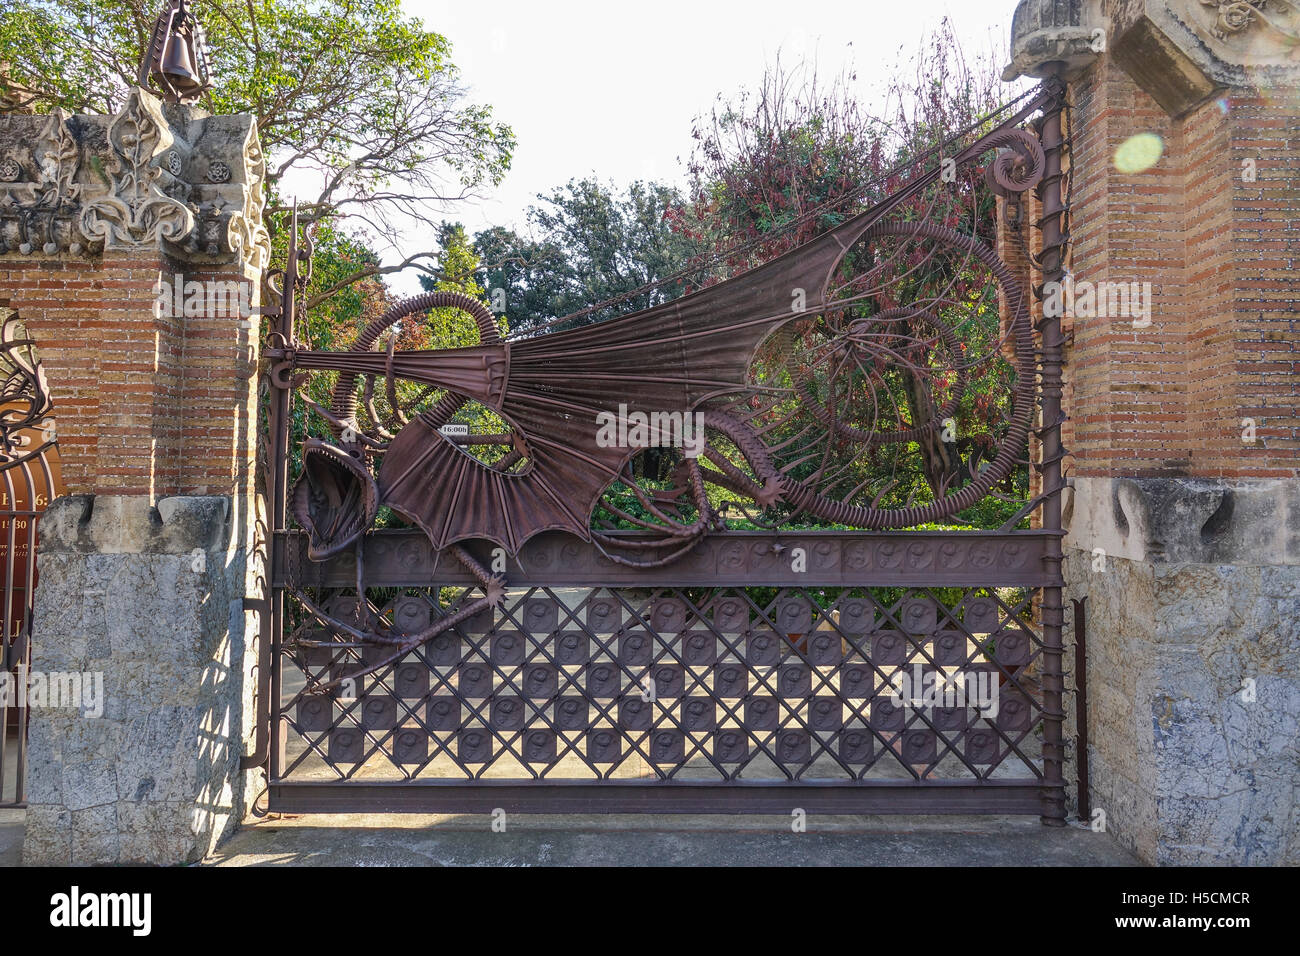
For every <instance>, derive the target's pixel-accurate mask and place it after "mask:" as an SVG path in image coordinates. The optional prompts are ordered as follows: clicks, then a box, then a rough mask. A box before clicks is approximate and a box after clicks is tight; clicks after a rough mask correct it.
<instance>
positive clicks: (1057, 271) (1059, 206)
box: [1038, 67, 1068, 827]
mask: <svg viewBox="0 0 1300 956" xmlns="http://www.w3.org/2000/svg"><path fill="white" fill-rule="evenodd" d="M1044 87H1045V89H1046V90H1047V91H1048V92H1049V94H1050V95H1051V101H1050V103H1049V104H1048V105H1047V106H1045V107H1044V114H1043V118H1042V126H1041V130H1042V132H1041V138H1042V149H1043V152H1044V155H1045V158H1046V163H1045V167H1044V173H1043V179H1042V182H1041V183H1039V186H1038V195H1039V199H1040V201H1041V203H1042V234H1043V253H1042V259H1041V262H1042V274H1043V281H1044V283H1045V284H1046V283H1051V282H1059V281H1060V280H1061V278H1062V277H1063V276H1064V274H1065V247H1066V243H1067V241H1068V237H1067V234H1066V226H1065V222H1064V217H1065V204H1064V202H1063V201H1062V190H1061V183H1062V180H1063V178H1064V173H1063V170H1062V163H1061V154H1062V149H1063V147H1064V141H1063V134H1062V127H1061V113H1062V111H1063V109H1064V106H1065V95H1066V89H1065V82H1064V81H1063V80H1062V79H1061V78H1060V68H1059V67H1058V68H1056V69H1054V70H1053V73H1052V76H1051V77H1050V78H1049V79H1048V80H1047V81H1046V82H1045V84H1044ZM1053 312H1055V310H1054V309H1043V310H1042V319H1041V321H1040V323H1039V341H1040V346H1041V349H1042V353H1041V360H1040V362H1039V374H1040V382H1039V393H1040V396H1041V402H1042V405H1041V408H1042V430H1041V433H1040V441H1041V443H1042V479H1043V493H1044V494H1045V495H1047V496H1048V497H1047V498H1046V499H1045V500H1044V502H1043V510H1042V525H1043V527H1044V528H1045V529H1048V530H1051V531H1057V530H1059V529H1060V528H1061V491H1062V488H1063V484H1062V479H1061V460H1062V458H1063V457H1064V448H1063V446H1062V444H1061V419H1062V412H1061V393H1062V374H1061V373H1062V368H1063V367H1064V364H1065V360H1064V352H1063V348H1064V345H1065V338H1064V335H1063V334H1062V331H1061V316H1060V315H1054V314H1049V313H1053ZM1046 546H1047V554H1046V556H1045V557H1044V563H1045V565H1046V566H1047V569H1048V571H1049V572H1050V573H1051V574H1053V575H1054V576H1057V577H1059V576H1060V574H1061V565H1062V560H1063V556H1062V552H1061V540H1060V538H1059V537H1058V536H1051V537H1049V538H1047V539H1046ZM1061 599H1062V589H1061V587H1060V586H1055V587H1048V588H1045V589H1044V590H1043V600H1042V605H1041V614H1042V626H1043V641H1044V648H1043V677H1042V681H1043V766H1044V775H1045V778H1046V782H1047V783H1048V785H1049V786H1048V788H1047V789H1046V790H1044V794H1043V814H1042V817H1041V819H1042V822H1043V823H1044V824H1046V825H1047V826H1053V827H1061V826H1065V817H1066V811H1065V773H1064V763H1065V755H1064V749H1063V746H1062V738H1061V731H1062V726H1061V725H1062V723H1063V722H1064V720H1065V710H1064V704H1063V701H1062V694H1063V692H1064V689H1065V686H1064V677H1063V672H1062V662H1061V653H1062V634H1061V630H1062V626H1063V624H1064V608H1063V606H1062V603H1061Z"/></svg>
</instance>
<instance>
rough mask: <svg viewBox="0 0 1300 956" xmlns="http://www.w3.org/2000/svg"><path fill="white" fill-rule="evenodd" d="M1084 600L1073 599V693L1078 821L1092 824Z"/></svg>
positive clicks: (1085, 599)
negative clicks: (1077, 766) (1077, 775)
mask: <svg viewBox="0 0 1300 956" xmlns="http://www.w3.org/2000/svg"><path fill="white" fill-rule="evenodd" d="M1087 601H1088V599H1087V598H1086V597H1081V598H1074V599H1073V601H1072V603H1073V605H1074V693H1075V723H1076V724H1077V725H1078V726H1077V728H1076V729H1077V743H1076V745H1075V759H1076V760H1077V761H1078V764H1079V821H1080V822H1081V823H1090V822H1091V821H1092V792H1091V784H1090V782H1089V779H1088V633H1087V628H1088V617H1087V613H1088V612H1087V607H1086V604H1087Z"/></svg>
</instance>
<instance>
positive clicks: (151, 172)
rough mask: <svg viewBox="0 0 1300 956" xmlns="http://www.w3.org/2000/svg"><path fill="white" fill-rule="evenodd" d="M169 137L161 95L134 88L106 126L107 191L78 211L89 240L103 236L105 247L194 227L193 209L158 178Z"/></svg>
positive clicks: (177, 234) (152, 239) (180, 232)
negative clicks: (109, 186)
mask: <svg viewBox="0 0 1300 956" xmlns="http://www.w3.org/2000/svg"><path fill="white" fill-rule="evenodd" d="M172 140H173V138H172V131H171V128H170V127H169V126H168V125H167V121H166V120H165V119H164V118H163V115H162V108H161V104H160V101H159V100H158V99H156V98H155V97H153V96H150V95H149V94H147V93H145V92H144V91H143V90H136V91H134V92H133V93H132V94H131V96H130V98H128V99H127V102H126V108H125V109H124V110H122V112H121V113H118V114H117V116H115V117H113V121H112V122H111V123H110V124H109V127H108V142H109V146H110V147H111V148H112V152H111V153H110V154H109V168H110V170H111V172H112V178H113V189H112V192H111V194H109V195H107V196H101V197H99V198H97V199H93V200H91V201H90V202H89V203H87V204H86V206H85V207H84V208H83V209H82V211H81V220H80V225H81V231H82V232H83V233H84V234H85V235H86V236H87V237H88V238H89V239H90V240H91V241H95V240H102V241H103V244H104V248H106V249H113V248H120V247H123V246H134V245H139V244H141V243H145V242H157V241H158V240H173V241H174V240H178V239H181V238H183V237H184V236H185V235H186V234H187V233H188V232H189V231H190V230H191V229H193V228H194V213H193V212H192V211H191V210H190V209H189V207H187V206H186V205H185V203H183V202H181V201H179V200H177V199H174V198H172V197H171V196H169V195H167V193H166V192H164V189H163V186H164V184H163V183H162V182H161V179H162V169H161V168H160V166H159V161H160V158H161V157H165V155H166V153H167V150H168V148H169V147H170V146H171V145H172ZM173 155H174V154H173Z"/></svg>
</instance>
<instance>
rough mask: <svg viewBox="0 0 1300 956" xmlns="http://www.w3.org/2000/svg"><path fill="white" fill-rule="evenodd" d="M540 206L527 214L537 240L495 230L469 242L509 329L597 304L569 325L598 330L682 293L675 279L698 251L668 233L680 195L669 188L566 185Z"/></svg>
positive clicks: (684, 286) (687, 240)
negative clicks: (498, 292)
mask: <svg viewBox="0 0 1300 956" xmlns="http://www.w3.org/2000/svg"><path fill="white" fill-rule="evenodd" d="M537 198H538V199H539V200H541V201H542V205H538V206H532V207H530V208H529V210H528V222H529V225H530V227H531V228H532V230H533V231H534V233H535V234H536V236H537V238H530V237H524V236H520V235H518V234H516V233H514V232H511V231H510V230H506V229H500V228H497V229H491V230H487V231H485V232H481V233H479V234H478V235H476V236H475V237H474V245H475V249H476V251H477V252H478V253H479V255H480V256H481V258H482V259H483V261H484V262H485V263H486V266H485V277H484V281H485V283H486V285H487V287H488V288H489V289H503V290H505V293H506V303H507V312H508V314H509V315H510V317H511V321H512V323H513V325H514V327H515V328H517V329H522V330H526V329H529V328H535V327H537V326H538V325H540V324H542V323H544V322H545V321H546V320H547V319H551V318H556V317H560V316H566V315H569V314H571V313H575V312H579V311H582V310H587V309H589V308H590V307H592V306H598V308H595V309H592V310H591V311H589V312H586V313H585V314H584V315H582V316H581V317H578V318H576V319H575V320H574V322H573V323H572V324H573V325H578V324H585V323H589V322H595V321H598V320H599V319H603V318H608V317H610V316H612V315H615V314H619V313H621V312H626V311H632V310H635V309H644V308H648V307H650V306H652V305H657V304H659V303H660V302H665V301H667V300H669V299H672V298H675V297H676V296H678V295H681V294H682V293H683V292H685V291H687V290H688V288H689V283H688V282H687V281H686V280H685V279H675V280H674V279H672V277H673V276H674V275H675V274H676V273H678V272H679V271H681V270H682V269H683V268H684V267H685V266H686V265H687V264H688V262H689V261H690V260H691V258H692V255H693V254H694V253H695V251H696V249H697V245H696V243H694V242H693V241H692V239H691V238H690V237H687V236H684V235H682V234H681V233H680V232H678V231H677V230H676V229H674V228H673V212H674V210H675V209H676V208H677V207H678V206H680V204H681V202H682V197H681V196H680V195H679V194H678V192H677V191H676V190H674V189H673V188H671V187H670V186H666V185H663V184H661V183H646V182H640V181H637V182H633V183H632V184H631V185H629V186H628V187H627V188H626V189H624V190H622V191H619V190H617V189H616V188H615V187H613V186H612V185H606V184H603V183H601V182H600V181H599V180H596V179H593V178H587V179H572V180H570V181H569V182H568V183H567V184H566V185H564V186H562V187H559V188H556V189H553V190H552V191H551V192H550V193H549V194H540V195H538V197H537ZM665 280H670V281H667V282H665ZM610 299H622V300H623V301H621V302H620V303H619V304H618V307H617V309H616V308H615V307H613V306H608V307H600V306H601V303H605V302H607V301H608V300H610ZM567 326H568V324H567V323H566V327H567Z"/></svg>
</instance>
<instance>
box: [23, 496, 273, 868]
mask: <svg viewBox="0 0 1300 956" xmlns="http://www.w3.org/2000/svg"><path fill="white" fill-rule="evenodd" d="M236 523H238V519H236V521H232V520H231V516H230V500H229V499H228V498H224V497H174V498H164V499H161V500H160V501H159V502H158V503H157V507H154V506H153V505H152V504H151V502H150V501H149V500H148V499H147V498H146V497H142V496H140V497H136V496H132V497H112V496H103V495H101V496H98V497H96V496H93V495H76V496H71V497H67V498H61V499H59V500H57V501H55V502H54V503H53V504H52V505H51V506H50V508H49V510H48V511H47V512H46V513H45V515H44V517H43V518H42V520H41V526H40V533H41V544H40V581H39V586H38V590H37V595H36V606H37V608H38V609H39V614H38V617H37V620H36V622H35V626H34V629H33V630H34V633H33V646H34V653H33V665H32V667H33V675H34V676H35V675H37V674H39V673H51V672H55V673H59V672H61V673H67V674H80V675H92V676H91V677H89V678H85V679H87V680H96V679H97V678H95V677H94V676H93V675H102V678H99V679H102V688H103V693H102V699H101V700H99V702H98V704H97V705H95V706H94V707H93V708H91V709H92V712H91V713H85V711H86V710H87V708H86V707H85V706H83V707H82V708H81V709H80V710H78V709H69V708H63V707H60V708H54V707H34V708H33V709H32V711H31V724H30V750H29V754H30V766H29V774H28V777H29V787H28V794H29V796H28V808H27V833H26V840H25V843H24V845H23V861H24V862H25V863H28V864H100V865H102V864H115V863H137V864H139V863H145V864H175V863H183V862H193V861H196V860H199V859H201V858H202V857H203V856H204V855H205V854H207V853H208V852H210V851H211V849H212V848H213V847H214V846H215V845H216V844H217V843H218V842H219V841H220V840H221V839H223V838H224V837H225V836H228V835H229V834H230V833H231V832H232V831H233V829H234V827H235V826H236V825H237V824H238V822H239V821H240V819H241V818H242V817H243V815H244V811H245V790H246V788H245V785H244V784H245V776H246V775H245V774H241V772H240V771H239V758H240V753H241V750H242V742H243V740H244V739H245V737H246V736H248V735H249V732H250V728H249V727H248V726H247V721H246V713H247V711H248V706H247V705H248V698H247V695H246V683H247V682H246V680H245V678H244V675H245V674H247V673H248V671H247V669H246V668H245V666H244V658H245V653H246V651H247V650H249V648H247V647H246V637H245V634H246V628H245V615H244V610H243V596H244V593H245V576H246V564H247V562H246V560H245V552H244V545H243V544H242V542H243V541H244V539H245V537H246V536H245V535H244V534H242V533H238V532H236V533H233V534H232V530H231V529H232V525H234V524H236ZM250 643H251V642H250ZM250 660H251V655H250ZM87 686H89V685H87ZM84 703H85V701H83V704H84ZM93 703H94V702H93V701H92V704H93ZM95 709H97V710H99V711H101V712H100V713H98V714H96V713H94V712H93V710H95Z"/></svg>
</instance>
